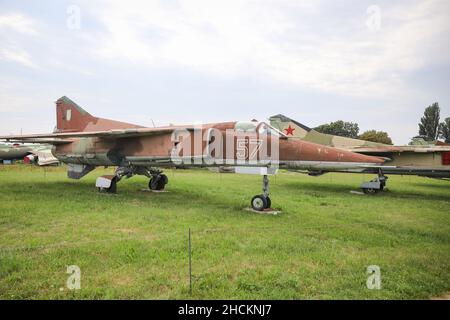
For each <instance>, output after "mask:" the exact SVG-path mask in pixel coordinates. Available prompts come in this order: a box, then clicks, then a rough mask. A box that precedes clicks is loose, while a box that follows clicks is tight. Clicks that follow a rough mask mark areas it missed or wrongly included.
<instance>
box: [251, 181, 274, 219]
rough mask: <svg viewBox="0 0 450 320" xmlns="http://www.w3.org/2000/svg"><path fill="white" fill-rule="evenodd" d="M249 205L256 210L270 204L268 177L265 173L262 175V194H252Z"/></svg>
mask: <svg viewBox="0 0 450 320" xmlns="http://www.w3.org/2000/svg"><path fill="white" fill-rule="evenodd" d="M251 205H252V208H253V210H256V211H263V210H264V209H269V208H270V207H271V206H272V201H271V200H270V198H269V177H268V176H267V175H264V177H263V194H260V195H256V196H254V197H253V198H252V202H251Z"/></svg>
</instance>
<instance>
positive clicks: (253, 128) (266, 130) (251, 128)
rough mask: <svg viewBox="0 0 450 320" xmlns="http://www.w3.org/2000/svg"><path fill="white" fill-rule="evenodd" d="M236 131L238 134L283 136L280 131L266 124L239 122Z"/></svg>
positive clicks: (235, 127)
mask: <svg viewBox="0 0 450 320" xmlns="http://www.w3.org/2000/svg"><path fill="white" fill-rule="evenodd" d="M234 130H235V131H238V132H249V133H250V132H258V134H271V135H276V136H280V135H283V134H282V133H281V132H280V131H278V130H277V129H275V128H274V127H272V126H271V125H269V124H267V123H265V122H256V121H252V122H237V123H236V125H235V126H234Z"/></svg>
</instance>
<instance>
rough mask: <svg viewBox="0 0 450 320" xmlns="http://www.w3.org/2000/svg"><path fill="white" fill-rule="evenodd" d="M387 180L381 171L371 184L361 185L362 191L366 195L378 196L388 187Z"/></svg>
mask: <svg viewBox="0 0 450 320" xmlns="http://www.w3.org/2000/svg"><path fill="white" fill-rule="evenodd" d="M387 179H388V177H386V176H385V175H383V172H381V171H380V172H379V173H378V176H377V177H375V179H373V180H371V181H369V182H364V183H363V184H362V185H361V189H362V191H363V192H364V193H365V194H376V193H378V192H380V191H383V190H384V188H385V187H386V180H387Z"/></svg>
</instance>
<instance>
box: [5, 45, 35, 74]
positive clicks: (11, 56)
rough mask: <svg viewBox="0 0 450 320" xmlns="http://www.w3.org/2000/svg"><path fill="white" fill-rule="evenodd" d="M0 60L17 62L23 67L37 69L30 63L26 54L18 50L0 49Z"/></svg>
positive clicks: (29, 58)
mask: <svg viewBox="0 0 450 320" xmlns="http://www.w3.org/2000/svg"><path fill="white" fill-rule="evenodd" d="M0 59H1V60H6V61H13V62H17V63H20V64H21V65H23V66H25V67H28V68H32V69H37V66H36V65H35V64H34V62H33V61H31V57H30V55H29V54H28V52H26V51H25V50H23V49H20V48H14V47H10V48H0Z"/></svg>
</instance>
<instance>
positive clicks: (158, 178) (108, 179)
mask: <svg viewBox="0 0 450 320" xmlns="http://www.w3.org/2000/svg"><path fill="white" fill-rule="evenodd" d="M134 175H144V176H146V177H148V178H150V181H149V182H148V188H149V189H150V190H157V191H162V190H164V188H165V187H166V184H168V183H169V178H167V176H166V175H165V174H163V173H162V171H161V170H158V169H154V168H147V167H118V168H117V169H116V172H115V173H114V175H107V176H101V177H98V178H97V181H96V183H95V186H96V187H97V188H98V190H99V191H100V192H108V193H116V192H117V183H118V182H119V181H120V180H121V179H122V178H123V177H126V178H131V177H132V176H134Z"/></svg>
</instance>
